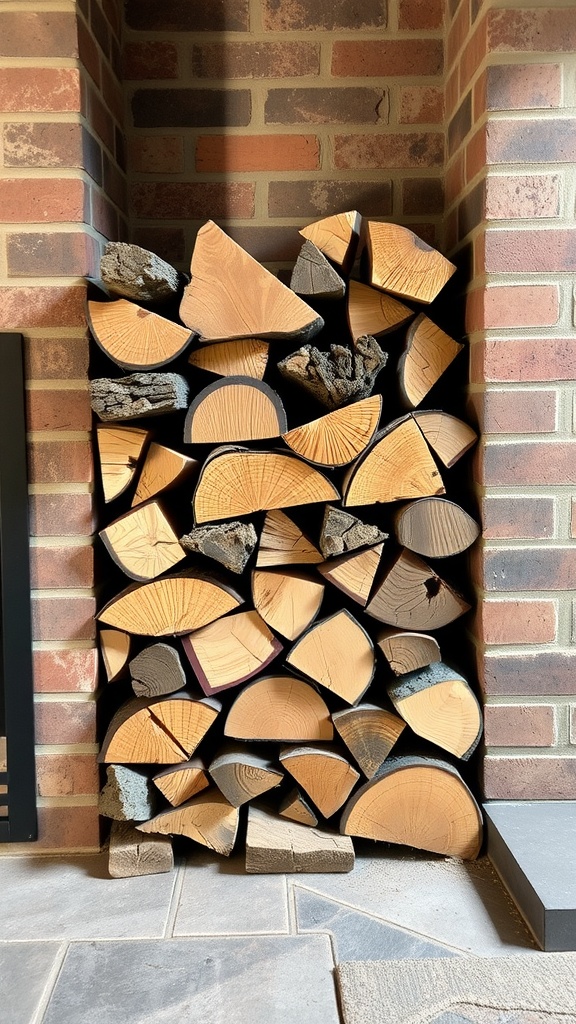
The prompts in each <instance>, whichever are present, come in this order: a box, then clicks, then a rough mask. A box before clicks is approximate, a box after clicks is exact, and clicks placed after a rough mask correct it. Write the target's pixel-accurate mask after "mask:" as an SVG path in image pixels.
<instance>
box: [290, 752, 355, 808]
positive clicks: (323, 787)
mask: <svg viewBox="0 0 576 1024" xmlns="http://www.w3.org/2000/svg"><path fill="white" fill-rule="evenodd" d="M280 762H281V764H282V766H283V767H284V768H285V769H286V771H288V772H290V774H291V775H292V776H293V777H294V778H295V779H296V782H297V783H298V785H299V786H301V787H302V789H303V790H304V792H305V793H307V795H308V796H309V797H310V799H311V801H312V803H313V804H314V806H315V807H317V808H318V810H319V811H320V813H321V814H322V815H323V816H324V817H325V818H330V817H331V816H332V815H333V814H335V813H336V811H337V810H339V809H340V807H342V804H344V803H345V802H346V800H347V799H348V797H349V796H350V793H351V792H352V790H353V788H354V786H355V785H356V783H357V782H358V779H359V778H360V774H359V772H357V771H356V769H355V768H353V767H352V765H351V764H349V762H348V761H347V760H346V758H345V757H342V755H341V754H339V753H337V751H335V750H330V749H328V748H327V747H284V748H282V750H281V751H280Z"/></svg>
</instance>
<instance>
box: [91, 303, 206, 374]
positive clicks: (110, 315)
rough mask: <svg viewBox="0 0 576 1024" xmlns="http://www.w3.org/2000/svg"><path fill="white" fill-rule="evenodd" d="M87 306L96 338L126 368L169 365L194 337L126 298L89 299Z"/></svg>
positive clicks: (182, 328) (183, 328)
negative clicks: (102, 300) (107, 300)
mask: <svg viewBox="0 0 576 1024" xmlns="http://www.w3.org/2000/svg"><path fill="white" fill-rule="evenodd" d="M87 309H88V315H87V319H88V324H89V326H90V330H91V331H92V335H93V337H94V340H95V341H96V343H97V344H98V345H99V346H100V348H101V349H102V351H103V352H105V353H106V355H107V356H109V357H110V359H113V360H114V362H115V363H117V365H118V366H121V367H122V369H124V370H154V369H157V368H159V367H161V366H166V365H167V363H171V362H172V360H173V359H176V357H177V356H179V355H181V354H182V352H183V351H184V349H186V348H187V347H188V345H189V344H190V343H191V341H192V338H193V337H194V335H193V334H191V333H190V331H189V330H188V328H186V327H182V326H181V325H180V324H175V323H174V322H173V321H172V320H166V318H165V317H163V316H159V315H158V313H152V312H151V311H150V310H149V309H142V306H136V305H134V303H133V302H129V301H128V300H127V299H115V300H114V301H113V302H94V301H89V302H88V303H87Z"/></svg>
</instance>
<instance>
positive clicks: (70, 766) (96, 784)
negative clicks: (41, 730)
mask: <svg viewBox="0 0 576 1024" xmlns="http://www.w3.org/2000/svg"><path fill="white" fill-rule="evenodd" d="M36 785H37V792H38V796H77V795H79V794H83V795H84V794H88V793H92V794H96V793H98V792H99V790H100V779H99V772H98V761H97V757H96V754H44V753H42V752H40V751H39V752H37V753H36Z"/></svg>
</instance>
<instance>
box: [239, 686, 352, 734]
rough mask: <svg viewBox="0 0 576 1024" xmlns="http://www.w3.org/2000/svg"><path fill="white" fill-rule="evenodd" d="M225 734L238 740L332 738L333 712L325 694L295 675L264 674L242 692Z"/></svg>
mask: <svg viewBox="0 0 576 1024" xmlns="http://www.w3.org/2000/svg"><path fill="white" fill-rule="evenodd" d="M224 735H225V736H230V737H232V738H234V739H237V740H269V741H278V740H279V741H281V742H283V743H301V742H305V741H307V740H331V739H332V737H333V735H334V729H333V727H332V721H331V719H330V712H329V711H328V708H327V707H326V704H325V703H324V701H323V699H322V697H321V696H320V694H319V693H318V692H317V690H315V689H314V687H313V686H310V685H309V683H305V682H304V681H303V680H302V679H296V678H295V677H294V676H290V675H288V674H286V675H278V676H264V677H263V678H262V679H257V680H256V681H255V682H254V683H249V684H248V686H245V687H244V689H243V690H242V691H241V692H240V693H239V694H238V696H237V697H236V700H235V701H234V703H233V705H232V707H231V708H230V711H229V712H228V718H227V719H226V725H225V726H224Z"/></svg>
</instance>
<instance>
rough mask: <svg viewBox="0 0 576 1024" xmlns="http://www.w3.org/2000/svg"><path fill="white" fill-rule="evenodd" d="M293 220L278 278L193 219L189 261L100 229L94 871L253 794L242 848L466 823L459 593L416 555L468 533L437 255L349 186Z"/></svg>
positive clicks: (224, 831)
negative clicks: (101, 732)
mask: <svg viewBox="0 0 576 1024" xmlns="http://www.w3.org/2000/svg"><path fill="white" fill-rule="evenodd" d="M301 234H302V235H303V236H304V239H305V241H304V244H303V246H302V250H301V253H300V256H299V258H298V260H297V263H296V265H295V267H294V270H293V273H292V275H291V279H290V286H287V285H286V284H283V283H282V282H281V280H280V279H279V277H277V276H275V275H273V274H272V273H270V272H269V271H268V270H266V269H265V268H263V267H262V266H260V265H259V264H258V263H257V262H256V261H255V260H253V259H252V258H251V257H250V256H249V255H248V254H247V253H246V252H245V251H244V250H242V249H241V248H240V247H239V246H238V245H237V244H236V243H235V242H234V241H233V240H232V239H231V238H230V237H228V236H227V235H226V234H225V233H224V232H223V231H222V230H220V228H218V227H217V226H216V225H215V224H214V223H212V222H209V223H207V224H206V225H205V226H204V227H202V228H201V229H200V231H199V233H198V237H197V241H196V244H195V248H194V253H193V256H192V262H191V273H190V278H188V277H185V276H184V275H182V274H179V273H178V272H176V271H175V270H174V269H173V268H172V267H170V266H169V265H168V264H166V263H164V261H162V260H161V259H159V258H158V257H157V256H155V255H153V254H152V253H149V252H147V251H145V250H142V249H139V248H138V247H136V246H131V245H127V244H124V243H112V244H110V245H109V246H108V247H107V249H106V252H105V254H104V256H103V258H102V264H101V277H102V282H103V283H104V286H105V287H104V291H103V292H100V291H99V292H98V293H97V295H96V297H95V298H92V299H90V300H89V302H88V320H89V324H90V328H91V331H92V334H93V336H94V339H95V342H96V343H97V344H96V346H95V349H94V353H93V360H92V363H93V379H92V383H91V391H92V406H93V409H94V411H95V413H96V415H97V417H98V421H99V422H98V423H97V428H96V434H97V442H98V454H99V462H100V481H101V491H102V498H103V505H104V508H105V509H106V510H107V511H106V512H105V513H104V515H105V525H104V526H103V528H102V530H101V531H100V537H101V539H102V542H103V544H104V546H105V548H106V550H107V552H108V554H109V556H110V559H111V561H110V563H109V577H110V580H109V586H110V588H111V593H110V599H109V600H108V601H107V602H106V603H105V604H104V606H103V607H102V608H101V610H100V611H99V614H98V620H99V626H100V647H101V654H102V661H103V665H104V669H105V671H106V674H107V678H108V680H109V683H110V684H111V685H109V686H108V687H106V692H105V696H104V701H103V704H104V708H105V711H106V712H107V718H108V721H109V724H108V728H107V731H106V735H105V738H104V741H103V744H102V751H101V762H102V764H103V765H105V766H106V769H107V780H106V784H105V786H104V789H103V791H102V795H101V804H100V807H101V811H102V814H104V815H106V816H108V817H110V818H112V819H113V826H112V834H111V841H110V871H111V874H115V875H124V874H131V873H142V872H145V871H153V870H156V871H159V870H167V869H168V868H169V867H170V866H171V863H172V851H171V845H170V837H174V836H185V837H188V838H189V839H192V840H194V841H195V842H197V843H200V844H202V845H203V846H207V847H209V848H210V849H212V850H215V851H216V852H217V853H220V854H224V855H228V854H230V853H231V851H232V849H233V848H234V846H235V843H236V840H237V835H238V832H239V826H240V824H241V821H242V820H243V814H244V812H243V808H244V807H245V806H246V805H248V804H249V802H250V801H253V800H256V803H255V804H251V803H250V806H249V807H248V812H247V816H246V817H247V832H246V866H247V870H249V871H282V870H294V871H299V870H316V871H318V870H349V869H350V868H351V866H352V864H353V861H354V852H353V846H352V841H351V838H350V837H351V836H359V837H366V838H371V839H378V840H383V841H385V842H390V843H401V844H407V845H409V846H414V847H418V848H421V849H425V850H430V851H434V852H437V853H443V854H449V855H456V856H461V857H466V858H473V857H475V856H476V855H477V853H478V851H479V848H480V844H481V839H482V821H481V815H480V811H479V809H478V805H477V803H476V801H475V799H474V797H473V795H472V793H471V791H470V789H469V787H468V785H467V782H466V781H465V777H466V762H467V760H468V758H469V757H470V755H471V754H472V752H473V751H474V749H475V747H476V746H477V744H478V742H479V739H480V735H481V731H482V721H481V712H480V708H479V705H478V701H477V699H476V697H475V695H474V692H473V689H472V688H471V686H470V685H469V683H468V682H467V680H466V678H465V676H464V675H463V674H462V673H461V671H459V670H458V669H457V668H455V667H453V663H454V662H456V664H458V663H459V661H460V660H461V659H460V652H461V648H462V647H463V644H462V636H463V627H462V628H461V629H460V630H459V631H458V630H456V631H455V630H454V628H453V627H452V626H451V625H450V624H451V623H453V622H454V621H455V620H457V619H458V618H459V617H460V616H462V615H463V614H464V613H465V612H467V611H468V609H469V604H468V602H467V600H466V599H465V597H464V596H463V595H462V593H461V592H460V590H461V589H462V583H461V584H460V586H455V585H454V582H453V580H452V581H449V580H448V579H447V578H446V576H445V573H444V571H443V569H438V568H437V567H436V566H437V560H441V559H446V558H449V559H451V561H450V562H449V563H448V564H449V566H451V568H452V569H455V570H457V571H458V570H459V568H460V567H461V563H462V561H463V559H462V558H459V557H458V556H460V555H461V553H462V552H465V551H466V550H467V549H468V548H469V547H470V545H471V544H472V543H473V542H474V540H475V539H476V537H477V535H478V526H477V524H476V522H475V521H474V519H473V518H471V516H470V515H469V514H468V512H467V511H466V510H465V509H464V508H463V507H462V506H461V504H458V503H456V502H455V501H454V500H452V499H453V497H454V495H452V494H451V495H450V498H448V497H446V496H445V495H446V493H447V490H448V491H449V492H450V488H451V486H452V480H453V478H454V474H453V473H452V467H453V466H454V465H455V464H456V463H457V462H458V460H459V459H460V458H461V456H463V455H464V454H465V452H467V451H468V450H469V449H470V448H471V446H472V445H473V444H474V442H475V440H476V434H475V433H474V431H473V430H472V429H471V427H470V426H468V425H467V424H466V423H465V422H464V421H463V420H462V419H460V418H458V417H457V416H455V415H454V412H453V410H454V408H455V402H456V401H457V391H456V388H455V387H454V384H453V382H452V384H450V383H449V386H448V387H447V388H445V389H444V392H443V393H442V391H441V389H442V380H446V379H447V378H448V379H449V378H450V373H448V374H446V371H447V370H448V369H449V367H451V364H452V362H453V360H455V359H456V357H457V356H458V354H459V353H460V352H461V350H462V349H463V347H464V346H463V344H462V343H461V342H459V341H455V340H453V338H452V337H450V335H449V334H448V333H446V332H445V331H444V330H443V329H442V328H441V327H440V326H439V325H438V324H437V323H436V322H435V320H434V319H433V315H434V309H435V308H437V306H436V307H433V308H432V309H429V308H428V307H429V306H430V304H431V303H433V302H434V301H435V300H436V297H437V296H438V294H439V293H440V291H441V290H442V288H443V287H444V285H445V284H446V283H447V282H448V280H449V279H450V277H451V276H452V274H453V273H454V270H455V268H454V267H453V265H452V264H450V263H449V262H448V261H447V260H446V259H445V258H444V257H443V256H442V255H441V254H440V253H439V252H437V251H436V250H434V249H431V248H430V247H429V246H428V245H426V244H425V243H424V242H423V241H422V240H420V239H419V238H418V237H417V236H416V235H414V234H413V233H412V232H411V231H409V230H408V229H406V228H403V227H399V226H396V225H393V224H383V223H379V222H371V221H367V222H362V220H361V218H360V216H359V215H358V214H357V213H356V212H352V213H345V214H341V215H338V216H334V217H329V218H327V219H325V220H322V221H319V222H317V223H315V224H312V225H309V226H308V227H305V228H303V229H302V231H301ZM359 250H362V257H361V259H360V260H358V262H357V261H356V257H357V255H358V251H359ZM351 275H354V276H351ZM359 277H360V278H362V280H359V279H358V278H359ZM118 296H120V297H118ZM423 306H424V307H425V308H427V312H430V314H431V316H428V315H427V314H425V313H423V312H422V311H421V309H422V307H423ZM441 393H442V399H443V407H442V408H441V409H438V408H437V400H436V399H437V396H438V395H439V394H441ZM447 404H448V407H446V405H447ZM456 408H457V407H456ZM451 410H452V411H451ZM455 475H456V476H457V477H461V476H462V474H458V473H456V474H455ZM460 500H462V497H460ZM447 575H448V576H451V573H450V572H449V573H447ZM125 577H128V579H129V580H131V581H132V582H131V583H130V584H129V585H128V586H127V585H126V579H125ZM464 589H466V585H465V583H464ZM450 645H451V648H450ZM451 650H452V653H451ZM444 659H446V661H447V662H448V663H449V664H447V663H446V661H445V660H444ZM460 667H461V665H460Z"/></svg>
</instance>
